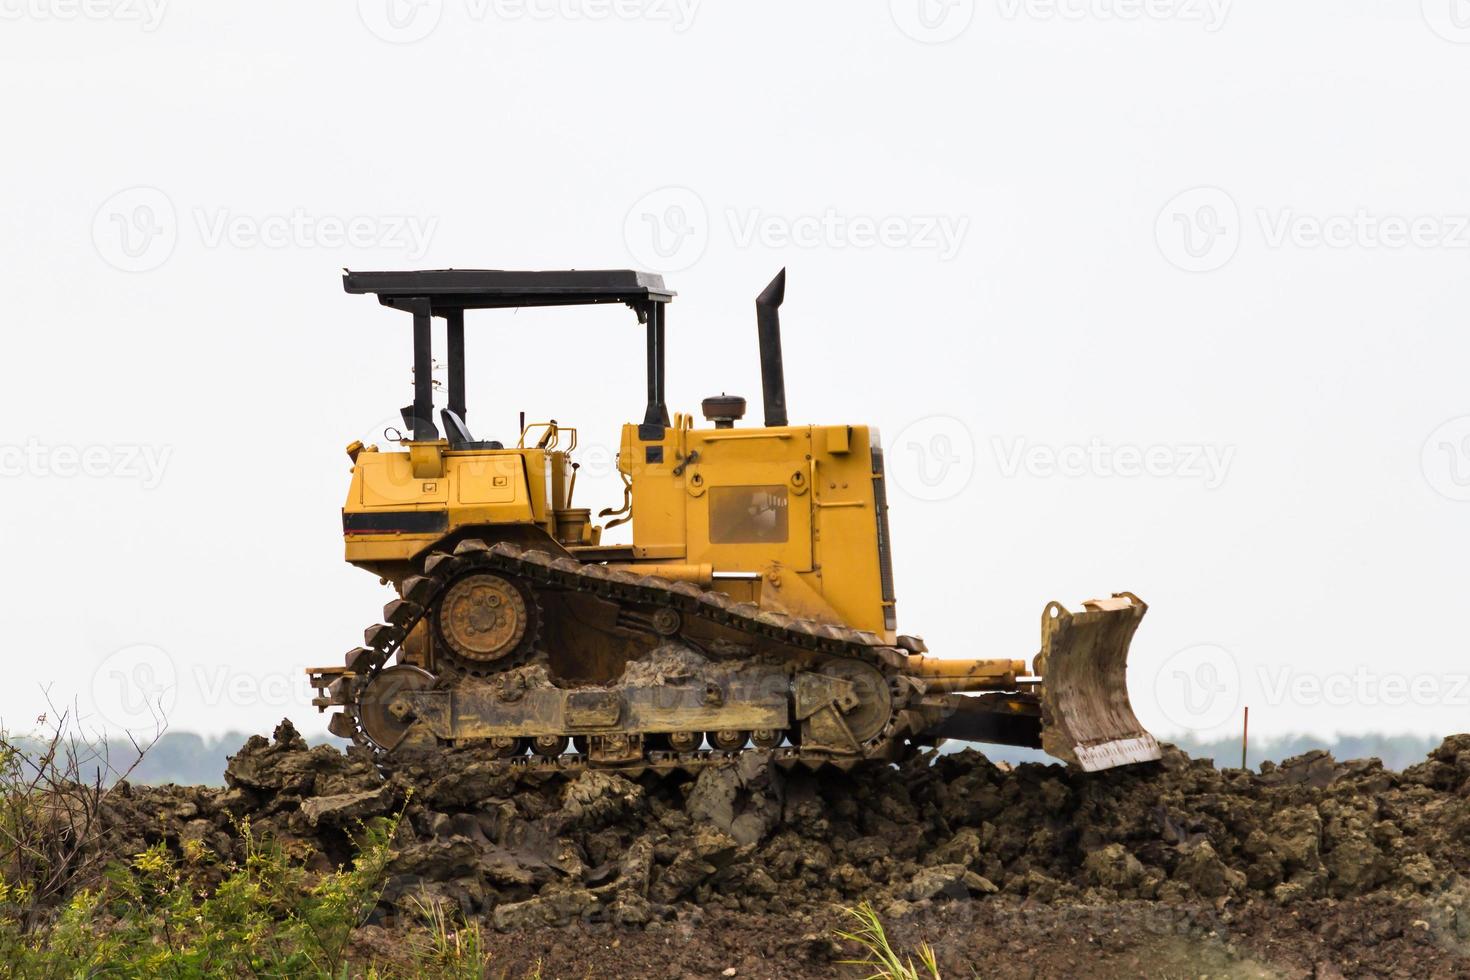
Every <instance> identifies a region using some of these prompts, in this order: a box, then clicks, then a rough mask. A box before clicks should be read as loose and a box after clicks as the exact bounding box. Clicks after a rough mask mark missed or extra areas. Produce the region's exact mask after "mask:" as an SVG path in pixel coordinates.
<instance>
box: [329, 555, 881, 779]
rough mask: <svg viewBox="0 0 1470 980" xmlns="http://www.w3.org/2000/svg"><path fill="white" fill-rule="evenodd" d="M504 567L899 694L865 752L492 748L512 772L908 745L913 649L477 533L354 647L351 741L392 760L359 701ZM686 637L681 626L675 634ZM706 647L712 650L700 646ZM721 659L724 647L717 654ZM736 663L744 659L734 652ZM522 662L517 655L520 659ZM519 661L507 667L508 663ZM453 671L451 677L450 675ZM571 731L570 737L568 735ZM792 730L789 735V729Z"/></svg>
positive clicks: (625, 767) (671, 765)
mask: <svg viewBox="0 0 1470 980" xmlns="http://www.w3.org/2000/svg"><path fill="white" fill-rule="evenodd" d="M483 571H490V572H497V573H500V574H503V575H510V576H516V577H519V578H521V579H524V580H525V581H527V582H529V583H530V584H531V585H532V587H533V588H552V589H564V590H572V591H579V592H584V593H588V594H591V595H595V596H597V597H599V598H602V599H605V600H611V601H615V602H618V603H636V604H640V605H644V606H646V605H654V606H657V607H659V608H661V609H671V610H673V611H675V612H677V613H678V614H679V616H680V617H681V618H683V617H696V618H700V619H704V620H706V621H708V622H711V623H713V624H716V625H718V626H722V627H725V628H727V629H734V630H737V631H739V632H741V633H744V634H746V635H747V636H749V637H751V638H752V639H764V640H768V641H775V642H778V643H781V644H785V645H788V646H791V647H795V648H798V649H800V650H804V651H808V652H810V653H811V654H813V655H817V656H830V657H842V658H848V659H853V660H859V661H861V662H864V663H867V664H869V665H871V666H872V667H874V668H876V669H877V670H878V671H879V672H880V673H881V674H882V675H883V676H884V677H885V678H886V679H887V680H888V683H889V686H890V691H891V694H892V707H891V709H890V712H889V716H888V718H887V719H886V721H885V723H884V724H883V726H882V729H881V731H879V732H878V733H877V734H876V735H874V736H872V737H870V738H868V739H866V740H865V741H863V743H862V750H861V751H860V752H858V753H854V754H848V753H840V752H836V751H834V750H832V749H828V748H803V747H802V746H799V745H784V746H777V747H774V748H760V747H753V746H751V745H747V746H746V747H744V748H741V749H737V750H733V751H722V750H719V749H699V750H694V751H688V752H676V751H668V750H661V749H652V750H645V752H644V754H643V758H642V759H641V760H639V761H635V762H606V761H593V760H591V759H590V758H589V757H588V755H587V754H586V753H582V752H567V753H563V754H559V755H555V756H539V755H536V754H534V753H532V754H529V755H524V754H523V755H516V756H509V757H497V756H495V755H494V754H493V752H491V751H488V749H489V743H488V741H487V742H485V743H478V742H477V743H473V744H476V745H479V744H484V745H485V746H486V748H487V752H486V757H487V760H488V761H492V762H494V763H498V764H500V765H502V766H504V767H505V768H506V769H507V770H508V771H510V770H514V771H516V772H524V773H527V774H529V773H532V772H544V773H549V774H563V775H568V774H569V775H574V774H576V773H578V772H581V771H583V770H586V769H593V768H595V769H598V770H603V771H610V772H622V773H626V774H637V773H642V772H647V771H656V772H669V773H673V772H695V771H698V770H699V769H702V768H705V767H707V766H711V765H725V764H729V763H730V762H731V761H732V760H735V759H738V758H739V757H740V756H742V755H745V754H750V753H757V754H760V755H762V756H765V757H766V758H768V759H769V761H770V762H771V763H773V764H775V765H778V766H782V767H801V766H805V767H807V768H813V769H815V768H820V767H822V766H828V765H831V766H836V767H838V768H843V769H846V768H850V767H851V766H853V765H856V764H858V763H860V762H863V761H866V760H874V759H878V760H892V759H896V758H898V757H900V756H901V755H902V754H903V753H904V752H905V751H907V750H908V749H909V746H908V745H907V743H906V741H905V739H904V737H903V736H904V735H905V734H907V731H906V726H905V725H904V723H903V716H902V709H903V707H904V705H905V704H906V702H907V700H908V696H909V693H910V686H909V685H908V683H907V682H906V680H905V679H904V678H903V677H902V674H901V670H900V669H901V667H902V665H903V664H904V663H905V662H906V659H907V656H908V654H907V653H906V652H905V651H904V650H903V649H902V648H900V647H895V646H889V645H887V644H885V643H884V642H883V640H882V638H881V637H879V636H877V635H876V634H874V633H871V632H867V631H863V630H855V629H850V628H848V627H844V626H838V625H833V624H830V623H822V622H817V621H814V620H809V619H800V618H796V617H791V616H786V615H783V614H780V613H776V612H772V611H770V610H762V609H761V608H760V607H758V606H757V605H755V604H754V603H750V602H737V601H735V600H733V599H731V598H730V597H729V596H727V595H725V594H724V593H721V592H714V591H710V590H706V589H702V588H700V587H699V586H697V585H695V584H693V583H690V582H676V581H670V580H668V579H664V578H660V577H658V576H652V575H637V574H635V573H632V572H627V571H623V570H620V569H610V568H607V567H605V566H603V565H598V564H589V563H584V562H580V561H577V560H576V559H574V558H567V557H557V556H554V555H551V554H548V553H546V552H544V551H537V550H529V549H523V548H520V547H518V546H516V545H513V544H509V543H504V542H500V543H495V544H490V543H488V542H485V541H482V540H479V539H473V538H472V539H468V540H465V541H462V542H460V543H459V544H458V545H457V546H456V547H455V548H454V551H453V552H452V553H451V552H446V551H434V552H431V553H430V554H429V555H428V557H427V558H425V560H424V562H423V570H422V574H419V575H415V576H411V577H409V578H407V579H405V580H404V581H403V583H402V584H401V586H400V593H401V597H400V598H398V599H395V600H393V601H391V602H389V603H388V604H387V606H385V607H384V611H383V613H384V619H385V620H386V621H385V622H383V623H379V624H375V625H373V626H370V627H368V628H367V629H366V630H365V631H364V639H365V644H366V645H365V646H362V647H358V648H356V649H354V650H352V651H351V652H349V653H348V655H347V658H346V662H347V669H348V671H350V675H349V676H348V677H344V678H343V679H342V681H339V683H348V684H350V685H351V686H350V692H351V693H349V694H348V695H347V696H346V697H344V698H343V703H342V704H341V708H342V710H343V712H344V714H345V715H346V716H347V718H348V720H349V722H350V724H351V726H352V740H353V741H354V742H356V743H357V744H358V745H361V746H364V747H366V748H368V749H369V750H371V751H372V752H374V753H375V755H376V756H377V757H378V760H379V763H380V764H386V762H387V759H388V756H389V753H390V752H391V750H392V748H393V747H392V746H389V747H386V748H385V747H384V746H381V745H379V744H377V743H376V742H374V741H373V739H372V738H370V737H369V736H368V734H367V732H366V731H364V730H363V727H362V724H361V721H360V717H359V699H360V697H361V695H362V694H363V692H364V691H366V690H367V688H368V686H369V685H370V684H371V683H372V681H373V680H374V679H375V678H376V677H377V676H378V674H379V673H380V672H381V671H382V670H383V669H384V668H385V667H386V666H387V665H388V664H389V661H391V660H392V658H393V657H394V655H395V654H397V653H398V651H399V650H400V648H401V647H402V645H403V643H404V641H405V640H406V639H407V638H408V636H409V634H410V633H412V632H413V630H414V628H415V627H417V626H418V625H419V623H420V622H422V621H424V620H425V619H426V618H428V617H431V616H432V612H433V610H434V608H435V604H436V602H437V601H438V600H439V599H440V598H441V597H442V596H443V594H444V593H445V591H446V590H447V589H448V588H449V587H450V585H451V584H452V583H453V582H454V581H455V580H456V579H457V578H459V577H460V576H461V575H464V574H466V573H470V572H483ZM672 638H673V639H679V636H678V634H677V632H676V633H675V634H674V636H673V637H672ZM700 649H701V652H702V653H710V651H706V650H703V648H700ZM710 655H711V656H713V657H716V658H719V657H720V655H719V654H718V653H710ZM729 659H738V657H737V656H735V655H730V657H729ZM519 662H523V661H520V660H518V661H517V663H519ZM515 665H516V664H512V663H507V664H506V665H505V666H506V669H509V668H510V667H512V666H515ZM448 676H451V677H452V676H453V675H452V674H450V675H448ZM566 734H567V736H568V737H571V735H572V733H566ZM782 734H785V733H782Z"/></svg>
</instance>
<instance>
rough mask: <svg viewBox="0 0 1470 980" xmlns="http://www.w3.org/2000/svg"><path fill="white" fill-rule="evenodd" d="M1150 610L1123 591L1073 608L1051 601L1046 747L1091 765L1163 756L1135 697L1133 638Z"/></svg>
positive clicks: (1041, 660) (1045, 616)
mask: <svg viewBox="0 0 1470 980" xmlns="http://www.w3.org/2000/svg"><path fill="white" fill-rule="evenodd" d="M1147 611H1148V606H1147V605H1146V604H1145V603H1144V602H1143V600H1142V599H1140V598H1138V597H1137V596H1135V595H1133V594H1132V593H1129V592H1121V593H1118V594H1116V595H1114V596H1113V597H1112V598H1111V599H1093V600H1089V601H1088V602H1085V603H1083V611H1082V612H1079V613H1070V612H1068V611H1067V610H1066V609H1064V608H1063V607H1062V605H1061V603H1057V602H1052V603H1049V604H1048V605H1047V607H1046V609H1045V611H1043V612H1042V614H1041V652H1040V653H1039V654H1038V655H1037V657H1036V663H1035V665H1034V667H1035V672H1036V673H1037V674H1038V675H1040V677H1041V690H1040V695H1041V747H1042V748H1043V749H1044V750H1045V751H1046V753H1047V754H1048V755H1051V756H1054V757H1056V758H1058V759H1061V760H1063V761H1064V762H1067V763H1069V764H1071V765H1074V766H1076V767H1077V768H1079V769H1081V770H1083V771H1084V772H1097V771H1099V770H1102V769H1112V768H1114V767H1116V766H1125V765H1129V764H1132V763H1137V762H1151V761H1153V760H1156V759H1158V758H1160V752H1159V743H1158V742H1157V741H1156V740H1155V739H1154V737H1153V736H1152V735H1150V734H1149V733H1148V731H1147V730H1145V729H1144V727H1143V725H1142V724H1140V723H1139V721H1138V718H1137V716H1135V715H1134V714H1133V705H1132V704H1131V703H1129V700H1128V646H1129V644H1130V643H1132V641H1133V633H1134V631H1136V630H1137V629H1138V624H1139V621H1140V620H1142V619H1143V614H1144V613H1145V612H1147Z"/></svg>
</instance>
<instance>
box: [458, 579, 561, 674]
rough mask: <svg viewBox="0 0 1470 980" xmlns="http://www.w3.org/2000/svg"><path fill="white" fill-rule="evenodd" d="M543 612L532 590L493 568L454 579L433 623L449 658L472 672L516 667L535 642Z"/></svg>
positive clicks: (478, 672)
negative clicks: (532, 594) (491, 570)
mask: <svg viewBox="0 0 1470 980" xmlns="http://www.w3.org/2000/svg"><path fill="white" fill-rule="evenodd" d="M539 614H540V610H539V609H538V608H537V605H536V601H535V599H534V598H532V597H531V595H530V594H529V592H528V591H527V590H525V589H523V588H522V587H521V586H520V585H518V584H517V583H516V582H514V581H512V580H511V579H508V578H505V577H504V576H501V575H496V574H493V573H491V572H472V573H470V574H468V575H462V576H460V577H459V578H458V579H456V580H454V581H453V582H451V583H450V585H449V587H448V588H446V589H445V590H444V595H443V597H442V598H441V599H440V600H439V602H438V603H437V604H436V606H435V609H434V626H435V629H436V630H437V632H438V634H439V640H440V641H441V642H442V643H443V645H444V646H445V647H446V648H448V652H449V654H450V659H452V660H453V661H454V662H455V666H458V667H460V668H462V669H464V670H467V671H468V672H470V673H475V674H486V673H494V672H496V671H500V670H504V669H508V668H510V667H515V666H518V664H519V662H520V660H521V659H522V657H521V655H522V654H525V653H527V652H529V651H530V650H531V648H532V646H533V645H534V644H535V641H536V635H537V631H538V627H539V625H540V624H539V618H540V615H539Z"/></svg>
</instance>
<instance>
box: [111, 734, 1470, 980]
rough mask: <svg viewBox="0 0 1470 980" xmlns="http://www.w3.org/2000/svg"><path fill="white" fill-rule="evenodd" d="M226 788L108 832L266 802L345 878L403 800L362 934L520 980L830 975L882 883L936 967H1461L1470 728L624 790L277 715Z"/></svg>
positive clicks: (650, 779)
mask: <svg viewBox="0 0 1470 980" xmlns="http://www.w3.org/2000/svg"><path fill="white" fill-rule="evenodd" d="M226 780H227V783H228V787H227V788H226V789H223V790H219V789H208V788H202V787H176V786H165V787H156V788H154V787H128V788H126V789H125V790H124V791H121V792H119V793H116V794H114V795H113V796H112V797H111V801H112V802H111V807H112V809H111V812H110V814H109V841H108V846H109V847H110V848H112V849H115V850H116V852H117V853H118V854H119V855H127V854H132V853H136V852H138V851H141V850H143V849H144V848H145V847H146V846H148V845H149V844H152V843H155V842H157V841H158V840H166V841H167V842H169V844H170V845H172V846H177V847H182V844H183V842H184V841H186V840H190V839H194V840H199V841H201V842H203V843H204V844H206V845H207V846H208V847H210V848H211V849H213V850H215V851H216V852H219V853H221V854H235V855H236V856H238V855H239V853H240V849H241V846H242V845H241V841H240V837H239V833H238V829H237V828H238V825H239V822H240V820H241V819H242V818H249V821H250V824H251V827H252V829H253V831H254V832H255V833H256V834H262V833H268V834H271V835H273V836H274V837H275V838H276V839H277V840H279V841H282V842H285V843H287V844H288V845H289V846H291V847H293V848H295V849H297V850H298V851H299V853H301V854H305V855H310V860H312V861H315V862H317V863H318V864H319V865H320V866H321V867H323V868H328V867H331V866H333V865H335V864H337V863H340V862H343V861H345V860H348V859H349V858H350V856H351V854H352V850H353V843H352V835H353V833H354V832H355V830H356V828H358V827H359V826H360V823H361V821H364V820H367V819H370V818H372V817H375V816H383V815H391V814H395V813H398V812H400V811H401V812H402V813H403V814H404V819H403V820H402V822H401V823H400V826H399V837H398V839H397V842H396V845H397V846H396V849H395V850H396V857H395V859H394V861H393V864H392V865H391V867H390V869H389V871H390V878H389V880H388V883H387V887H386V889H385V891H384V893H383V898H382V902H381V904H380V907H379V915H378V916H377V917H376V921H375V922H374V923H373V924H371V925H369V926H368V927H366V928H364V929H363V930H361V931H360V933H359V936H358V941H359V943H360V944H361V945H362V946H363V947H364V948H365V949H367V950H370V951H375V952H377V953H378V954H379V955H382V956H384V957H389V958H391V956H392V953H393V948H394V943H395V935H396V932H395V930H397V929H399V928H401V927H403V926H404V925H405V923H406V921H407V920H408V919H409V918H410V917H411V914H412V913H411V910H412V909H415V908H417V907H420V903H422V902H424V901H437V902H441V903H447V904H448V905H450V906H452V907H454V908H457V909H459V910H461V911H462V912H463V914H464V915H466V916H469V917H475V918H478V919H480V920H481V921H483V922H485V923H486V924H487V926H488V927H489V928H488V929H487V933H488V935H489V940H490V942H491V945H492V946H493V948H494V950H495V952H496V954H497V960H496V962H497V964H498V965H500V966H503V967H504V968H505V969H506V970H508V971H509V972H510V975H512V976H514V975H518V974H519V972H520V971H521V970H522V969H523V968H529V967H530V966H532V965H533V964H535V963H537V962H538V961H539V962H540V964H541V967H542V970H543V973H544V975H545V976H547V977H586V976H595V977H610V976H674V977H680V976H720V975H725V976H742V977H806V976H811V977H817V976H832V975H833V974H834V973H838V974H840V973H841V972H842V971H843V970H846V969H850V968H846V967H843V966H841V965H840V963H839V961H841V960H842V959H844V958H846V957H848V956H850V955H851V954H852V952H853V947H851V946H844V945H842V944H839V943H837V942H835V941H834V940H833V939H832V931H833V928H834V927H840V926H842V925H844V921H843V913H842V912H841V909H842V908H843V907H850V906H854V905H856V904H857V903H859V902H863V901H868V902H871V903H872V905H873V906H874V907H875V908H876V909H878V911H879V912H880V913H881V914H882V915H883V917H884V920H885V922H886V923H887V925H888V927H889V931H890V934H891V935H892V937H893V938H894V939H895V942H896V943H897V944H901V945H905V946H908V947H913V946H915V945H917V944H918V943H919V942H920V941H927V942H928V943H930V944H931V945H933V946H934V948H935V949H936V951H937V952H938V955H939V958H940V961H941V964H942V965H943V966H944V968H945V976H946V977H968V976H971V975H984V974H986V973H988V972H991V971H996V972H999V971H1001V970H1004V972H1005V975H1007V976H1016V977H1028V976H1038V977H1041V976H1047V977H1050V976H1077V975H1079V974H1083V973H1089V974H1091V975H1093V976H1098V977H1103V976H1144V975H1146V976H1180V977H1186V976H1187V977H1200V976H1232V977H1233V976H1242V977H1245V976H1272V977H1275V976H1281V977H1336V976H1392V977H1399V976H1402V977H1439V976H1446V977H1449V976H1470V904H1467V901H1466V899H1467V897H1470V884H1467V878H1466V876H1467V874H1470V736H1463V735H1462V736H1456V737H1453V738H1450V739H1447V740H1446V741H1445V742H1444V744H1443V745H1441V746H1440V747H1439V748H1438V749H1436V750H1435V751H1434V752H1433V753H1431V755H1430V757H1429V758H1428V759H1427V760H1426V761H1425V762H1423V763H1421V764H1419V765H1417V766H1414V767H1412V768H1410V769H1408V770H1406V771H1404V772H1402V773H1395V772H1390V771H1386V770H1385V769H1384V768H1383V767H1382V766H1381V765H1380V764H1379V763H1377V762H1376V761H1373V760H1369V761H1355V762H1337V761H1336V760H1334V759H1333V758H1332V757H1331V756H1330V755H1327V754H1325V753H1309V754H1307V755H1304V756H1300V757H1298V758H1296V759H1292V760H1289V761H1288V762H1286V763H1284V764H1282V765H1281V766H1279V767H1276V766H1270V765H1267V766H1266V767H1265V769H1264V771H1263V772H1261V773H1259V774H1257V773H1250V772H1245V771H1241V770H1217V769H1215V768H1214V767H1213V766H1212V765H1210V764H1209V763H1208V762H1202V761H1192V760H1190V759H1188V758H1187V757H1186V756H1184V755H1183V753H1180V752H1178V751H1176V750H1169V751H1168V752H1167V753H1166V756H1165V759H1164V761H1163V762H1162V763H1161V764H1158V765H1151V766H1147V767H1134V768H1131V769H1127V770H1116V771H1113V772H1110V773H1102V774H1094V775H1086V774H1080V773H1073V772H1069V771H1067V770H1065V769H1063V768H1061V767H1057V766H1034V765H1027V766H1021V767H1018V768H1016V769H1014V770H1008V769H1004V768H1000V767H997V766H994V765H992V764H991V763H990V762H988V761H987V760H986V759H985V757H984V756H982V755H980V754H979V753H977V752H973V751H966V752H962V753H958V754H954V755H944V756H937V757H932V758H924V759H920V760H915V761H914V762H913V763H911V764H909V765H907V766H905V767H902V768H893V767H881V766H875V767H871V768H866V769H862V770H859V771H857V772H854V773H841V772H836V771H823V772H817V773H812V772H808V771H805V770H799V771H782V770H777V769H773V768H771V767H768V766H766V765H765V764H764V763H763V761H762V760H761V759H760V758H759V757H753V756H747V757H745V758H744V759H743V760H742V761H741V763H740V764H739V765H732V766H728V767H724V768H720V769H710V770H706V771H704V772H703V773H701V774H700V775H699V776H698V777H689V776H676V777H655V776H652V775H645V776H643V777H640V778H638V779H636V780H634V779H628V778H624V777H622V776H618V775H612V774H608V773H597V772H589V773H583V774H581V775H578V776H576V777H575V778H571V779H559V778H553V777H549V776H545V775H537V776H525V775H522V776H516V775H512V774H507V773H505V772H503V771H501V770H499V769H497V768H496V767H495V766H494V764H492V763H488V762H486V761H483V760H481V759H480V758H478V757H477V756H476V755H475V754H473V753H470V752H462V753H453V754H449V755H438V756H434V757H431V758H424V759H418V760H413V759H409V760H402V761H401V762H399V763H398V764H397V765H396V766H395V767H394V769H393V770H392V771H391V772H389V773H387V774H383V773H380V772H379V771H378V770H377V769H376V768H375V767H374V766H373V765H372V763H371V762H370V760H369V759H368V758H367V757H366V756H365V755H361V754H358V753H357V752H355V751H354V752H349V753H347V754H343V753H342V752H340V751H338V750H337V749H334V748H332V747H329V746H317V747H315V748H311V747H308V746H307V745H306V743H305V742H304V741H303V740H302V739H301V737H300V736H299V735H298V734H297V733H296V731H295V729H294V728H292V727H291V725H290V723H289V722H283V723H282V725H281V726H280V727H279V728H278V729H277V730H276V732H275V737H274V739H271V740H267V739H265V738H261V737H255V738H252V739H250V740H249V741H248V742H247V743H246V744H245V745H244V747H243V748H241V750H240V751H239V752H238V753H237V754H236V755H235V756H234V757H232V758H231V760H230V763H229V767H228V770H227V772H226ZM731 971H733V972H731ZM854 975H857V974H854Z"/></svg>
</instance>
